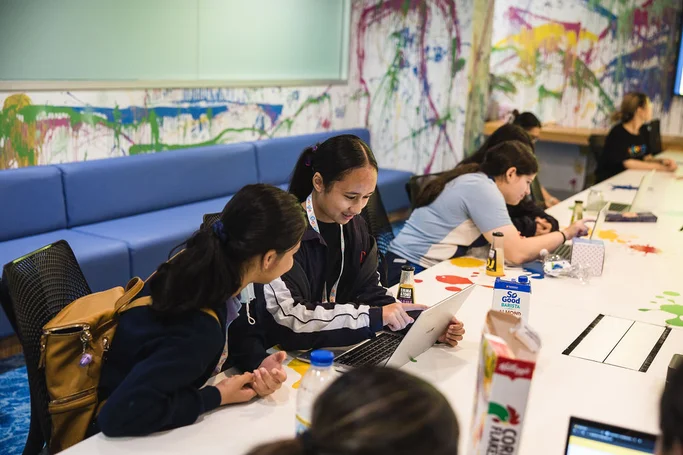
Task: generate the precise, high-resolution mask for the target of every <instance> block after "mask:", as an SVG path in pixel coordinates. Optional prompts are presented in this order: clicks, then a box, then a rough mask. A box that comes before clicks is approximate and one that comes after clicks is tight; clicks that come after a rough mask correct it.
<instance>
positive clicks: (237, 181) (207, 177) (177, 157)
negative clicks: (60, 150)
mask: <svg viewBox="0 0 683 455" xmlns="http://www.w3.org/2000/svg"><path fill="white" fill-rule="evenodd" d="M58 166H59V168H60V169H61V170H62V172H63V179H64V194H65V198H66V213H67V222H68V226H69V227H72V226H81V225H84V224H90V223H96V222H99V221H104V220H110V219H114V218H121V217H125V216H130V215H135V214H138V213H145V212H150V211H154V210H160V209H164V208H168V207H174V206H178V205H182V204H188V203H191V202H196V201H202V200H206V199H212V198H216V197H220V196H227V195H230V194H233V193H235V192H237V190H239V189H240V188H241V187H242V186H244V185H246V184H248V183H255V182H257V181H258V173H257V170H256V157H255V150H254V145H253V144H251V143H240V144H221V145H214V146H209V147H197V148H188V149H182V150H174V151H167V152H158V153H154V154H149V155H137V156H127V157H122V158H110V159H105V160H95V161H85V162H80V163H68V164H61V165H58Z"/></svg>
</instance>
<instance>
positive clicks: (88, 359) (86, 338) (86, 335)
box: [78, 329, 92, 367]
mask: <svg viewBox="0 0 683 455" xmlns="http://www.w3.org/2000/svg"><path fill="white" fill-rule="evenodd" d="M90 340H92V334H91V333H90V330H88V329H85V330H84V331H83V332H81V343H83V353H82V354H81V360H80V361H79V362H78V364H79V365H80V366H82V367H87V366H88V365H90V364H91V363H92V354H90V353H89V352H86V351H87V349H88V344H89V343H90Z"/></svg>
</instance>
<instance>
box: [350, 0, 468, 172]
mask: <svg viewBox="0 0 683 455" xmlns="http://www.w3.org/2000/svg"><path fill="white" fill-rule="evenodd" d="M472 8H473V7H472V3H471V2H469V1H466V0H431V1H416V0H388V1H376V0H375V1H364V2H363V9H362V12H361V14H360V17H359V20H358V22H356V24H355V30H356V33H355V35H356V39H357V40H358V41H357V44H356V46H357V47H356V49H355V58H356V67H357V68H358V71H359V74H358V77H359V80H358V82H359V85H360V88H359V90H358V92H357V93H356V97H358V98H359V99H361V106H360V110H361V116H362V122H363V124H365V125H369V126H370V129H371V132H372V141H373V144H375V148H377V147H381V148H380V152H379V157H378V159H379V161H380V163H382V162H384V163H391V164H392V167H396V168H400V169H406V170H414V171H418V172H420V173H428V172H434V171H436V170H440V169H446V168H449V167H452V166H453V165H455V164H456V163H457V162H458V161H459V160H460V159H461V157H462V138H463V135H464V128H465V113H466V108H467V91H468V78H467V69H466V62H467V57H468V55H469V54H470V50H469V49H470V44H469V42H471V38H469V37H471V35H472ZM378 144H381V145H379V146H378Z"/></svg>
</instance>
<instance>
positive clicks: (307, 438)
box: [296, 430, 317, 455]
mask: <svg viewBox="0 0 683 455" xmlns="http://www.w3.org/2000/svg"><path fill="white" fill-rule="evenodd" d="M296 437H297V439H298V440H299V441H301V446H302V447H303V449H304V455H315V454H316V453H317V452H316V450H315V443H314V442H313V437H312V436H311V432H310V430H306V431H304V432H303V433H299V434H298V435H296Z"/></svg>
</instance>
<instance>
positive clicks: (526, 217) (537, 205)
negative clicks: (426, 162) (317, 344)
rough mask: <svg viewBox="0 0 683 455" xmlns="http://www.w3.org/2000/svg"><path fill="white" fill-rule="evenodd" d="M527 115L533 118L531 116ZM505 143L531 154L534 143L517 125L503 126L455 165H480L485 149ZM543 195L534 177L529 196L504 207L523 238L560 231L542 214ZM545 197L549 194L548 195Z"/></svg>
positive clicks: (528, 122) (553, 222) (555, 221)
mask: <svg viewBox="0 0 683 455" xmlns="http://www.w3.org/2000/svg"><path fill="white" fill-rule="evenodd" d="M530 115H532V116H533V114H530ZM534 118H536V116H534ZM536 120H538V119H536ZM534 123H535V122H533V121H531V120H530V119H528V118H527V119H526V121H525V124H532V125H533V124H534ZM539 123H540V122H539ZM506 141H520V142H521V143H523V144H525V145H527V146H528V147H530V148H531V151H532V152H533V151H534V142H535V141H534V140H533V137H532V136H531V134H530V133H529V132H528V131H526V130H525V129H524V128H522V127H521V126H519V125H515V124H513V123H506V124H505V125H502V126H501V127H500V128H498V129H497V130H496V131H494V132H493V133H492V134H491V136H489V138H488V139H487V140H486V142H484V144H483V145H482V146H481V147H480V148H479V150H477V151H476V152H475V153H474V154H472V155H471V156H469V157H467V158H465V159H464V160H462V161H461V162H460V163H459V164H458V166H463V165H467V164H472V163H477V164H481V163H482V162H483V161H484V157H485V156H486V153H487V152H488V151H489V149H491V148H492V147H494V146H496V145H498V144H501V143H503V142H506ZM545 194H548V192H547V191H546V190H545V188H543V186H542V185H541V183H540V182H539V181H538V178H535V179H534V181H533V182H531V191H530V193H529V196H527V197H526V198H524V200H522V202H520V203H519V204H517V205H510V204H508V205H507V209H508V213H509V214H510V219H511V220H512V223H513V224H514V225H515V227H516V228H517V230H518V231H519V232H520V233H521V234H522V235H523V236H524V237H534V236H536V235H543V234H548V233H549V232H554V231H557V230H558V229H559V228H560V224H559V223H558V221H557V220H556V219H555V218H554V217H553V216H551V215H549V214H548V213H546V212H545V209H546V208H548V204H546V202H545V201H544V199H543V196H544V195H545ZM548 196H550V195H549V194H548Z"/></svg>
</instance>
